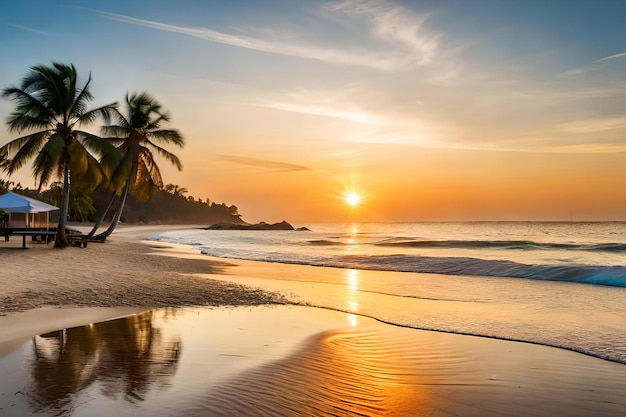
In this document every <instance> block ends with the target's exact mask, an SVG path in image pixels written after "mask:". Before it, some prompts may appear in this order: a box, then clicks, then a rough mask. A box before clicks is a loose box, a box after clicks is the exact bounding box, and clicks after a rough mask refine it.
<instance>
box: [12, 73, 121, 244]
mask: <svg viewBox="0 0 626 417" xmlns="http://www.w3.org/2000/svg"><path fill="white" fill-rule="evenodd" d="M91 80H92V78H91V73H90V74H89V77H88V79H87V81H86V82H85V83H84V84H82V85H81V84H79V79H78V73H77V71H76V68H75V67H74V65H71V64H70V65H66V64H62V63H58V62H53V63H52V65H50V66H45V65H36V66H33V67H31V68H30V70H29V71H28V73H27V74H26V75H25V76H24V78H23V79H22V80H21V83H20V85H19V86H11V87H8V88H5V89H4V90H3V91H2V96H3V97H4V98H6V99H9V100H11V101H13V102H14V103H15V110H14V111H13V112H12V113H11V114H10V115H9V116H8V118H7V125H8V126H9V130H10V131H11V132H16V133H18V134H23V135H22V136H19V137H18V138H16V139H13V140H11V141H9V142H8V143H7V144H5V145H4V146H2V147H1V148H0V156H2V159H3V161H4V162H3V163H2V168H3V169H4V170H5V171H6V172H7V173H8V174H9V175H11V174H12V173H14V172H16V171H17V170H18V169H20V168H21V167H22V166H24V164H25V163H26V162H27V161H29V160H31V159H32V160H33V166H32V171H33V175H34V176H35V178H36V179H37V181H38V186H39V189H41V187H42V186H44V185H46V184H48V183H49V182H50V181H51V180H52V179H53V177H57V178H62V181H63V182H62V184H63V185H62V195H61V201H60V215H59V226H58V235H57V239H56V243H55V245H56V246H60V247H63V246H69V244H70V243H69V241H68V238H67V236H66V234H65V232H66V225H67V218H68V212H69V202H70V184H71V177H72V174H73V175H75V176H80V177H82V178H83V179H85V180H86V182H87V183H88V184H90V185H91V187H92V188H94V189H95V187H97V186H98V184H100V183H101V182H102V181H103V180H104V179H105V178H106V177H107V169H106V167H107V166H113V165H115V163H116V162H119V158H118V156H119V151H118V150H117V149H115V147H114V146H112V145H111V143H110V142H108V141H106V140H104V139H102V138H100V137H98V136H96V135H94V134H92V133H89V132H87V131H85V130H81V129H80V128H81V127H86V126H88V125H90V124H93V123H94V122H95V121H96V119H97V118H98V117H102V118H103V119H104V120H105V123H106V122H107V121H108V120H109V118H110V116H111V114H112V112H114V111H116V105H117V104H116V103H111V104H107V105H105V106H101V107H98V108H94V109H91V110H88V109H87V104H88V103H89V102H90V101H91V100H92V99H93V96H92V94H91V91H90V84H91ZM97 158H99V159H97Z"/></svg>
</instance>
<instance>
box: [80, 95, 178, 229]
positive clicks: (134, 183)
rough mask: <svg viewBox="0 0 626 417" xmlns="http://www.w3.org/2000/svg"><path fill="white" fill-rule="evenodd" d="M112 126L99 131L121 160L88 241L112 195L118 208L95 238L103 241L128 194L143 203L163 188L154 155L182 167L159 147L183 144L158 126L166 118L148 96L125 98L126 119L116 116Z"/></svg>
mask: <svg viewBox="0 0 626 417" xmlns="http://www.w3.org/2000/svg"><path fill="white" fill-rule="evenodd" d="M114 118H115V119H117V120H116V122H117V124H116V125H112V126H105V127H103V128H102V133H103V136H109V137H108V138H107V139H108V140H109V141H110V142H111V143H112V144H113V145H114V146H116V147H117V149H118V150H119V151H120V152H121V154H122V155H123V156H122V160H121V162H120V164H119V165H118V167H117V169H116V170H115V171H114V172H113V175H112V177H111V180H110V184H109V189H111V190H113V192H114V193H113V195H112V196H111V200H110V202H109V205H108V207H107V209H106V210H105V212H104V213H103V214H102V216H101V217H100V218H99V219H98V220H97V221H96V224H95V225H94V227H93V229H92V230H91V232H90V233H89V235H88V236H89V237H92V236H93V235H94V234H95V232H96V230H97V229H98V227H99V226H100V224H101V222H102V220H103V219H104V217H105V216H106V214H107V211H108V210H109V209H110V207H111V205H112V202H113V199H114V198H115V195H116V194H118V193H120V191H121V196H120V204H119V206H118V208H117V210H116V211H115V214H114V215H113V219H112V220H111V224H110V226H109V227H108V229H107V230H106V231H104V232H103V233H101V234H99V235H98V237H99V238H101V239H106V238H107V237H108V236H109V235H110V234H111V233H113V230H115V227H116V226H117V223H118V222H119V220H120V217H121V215H122V211H123V209H124V204H125V202H126V197H127V196H128V192H129V190H130V192H132V193H133V195H135V196H136V197H137V198H138V199H139V200H143V201H145V200H147V199H148V198H149V197H150V196H151V195H152V194H153V192H154V191H155V190H157V189H161V188H162V187H163V180H162V178H161V171H160V169H159V167H158V165H157V164H156V162H155V160H154V153H153V152H156V153H157V154H159V155H160V156H162V157H164V158H165V159H166V160H168V161H169V162H171V163H172V164H173V165H174V166H176V168H178V170H179V171H180V170H181V169H182V168H183V166H182V164H181V162H180V160H179V159H178V157H177V156H176V155H174V154H173V153H171V152H169V151H167V150H165V149H164V148H163V147H161V146H159V144H173V145H177V146H180V147H183V146H184V144H185V141H184V139H183V137H182V136H181V134H180V133H179V132H178V131H177V130H175V129H162V128H161V124H162V123H164V122H168V121H169V119H170V116H169V114H168V113H167V112H165V111H164V110H163V109H162V108H161V104H160V103H159V102H158V101H156V100H155V99H154V98H153V97H152V96H151V95H149V94H148V93H145V92H143V93H138V94H132V95H128V94H127V95H126V115H123V114H121V113H119V112H116V114H115V116H114Z"/></svg>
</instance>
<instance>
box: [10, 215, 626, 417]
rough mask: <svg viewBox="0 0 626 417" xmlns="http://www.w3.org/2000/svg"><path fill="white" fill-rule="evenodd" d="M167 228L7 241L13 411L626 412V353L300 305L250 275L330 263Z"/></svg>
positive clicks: (263, 275)
mask: <svg viewBox="0 0 626 417" xmlns="http://www.w3.org/2000/svg"><path fill="white" fill-rule="evenodd" d="M158 229H159V227H123V228H121V229H120V231H119V232H117V233H116V234H115V235H114V236H113V237H112V238H111V239H110V240H109V241H107V242H106V243H105V244H96V243H93V244H89V246H88V247H87V248H67V249H62V250H58V249H53V248H51V247H49V246H46V245H45V244H38V243H30V244H29V248H28V249H27V250H22V249H19V248H18V246H20V245H19V244H21V242H9V243H5V244H4V246H2V245H0V256H2V264H3V269H2V271H3V273H2V275H1V276H0V284H1V286H0V288H1V290H0V313H1V314H2V317H0V368H1V369H2V372H3V375H6V377H4V378H3V380H2V382H1V383H0V415H2V416H22V415H67V416H69V415H74V416H79V415H85V416H87V415H96V414H97V415H137V416H139V415H146V416H147V415H164V416H165V415H185V416H195V415H198V416H200V415H203V416H204V415H211V416H213V415H224V416H226V415H281V416H283V415H294V416H295V415H298V416H300V415H341V416H343V415H345V416H348V415H372V416H376V415H396V416H412V415H432V416H452V415H455V416H485V415H506V416H522V415H523V416H531V415H532V416H550V415H568V416H588V415H594V416H618V415H624V413H626V401H625V400H624V399H623V392H624V391H625V390H626V367H625V366H624V365H622V364H618V363H612V362H607V361H603V360H600V359H597V358H593V357H589V356H585V355H582V354H579V353H575V352H570V351H565V350H561V349H555V348H549V347H544V346H538V345H531V344H526V343H515V342H507V341H501V340H494V339H488V338H480V337H470V336H462V335H454V334H446V333H441V332H429V331H422V330H415V329H407V328H401V327H395V326H390V325H386V324H383V323H380V322H378V321H375V320H373V319H370V318H367V317H363V316H358V315H354V314H346V313H341V312H336V311H330V310H328V309H319V308H312V307H305V306H297V305H293V304H295V303H297V302H298V301H299V300H298V299H297V298H296V297H294V295H293V294H290V293H289V292H288V291H282V292H273V291H264V290H260V289H257V288H255V287H248V286H246V285H242V284H249V283H251V282H254V281H251V280H250V278H251V277H253V278H254V279H258V280H261V279H264V278H265V279H267V278H268V277H271V276H272V274H274V275H285V274H288V273H294V272H293V271H304V269H302V268H306V271H307V272H306V273H309V274H312V273H317V274H323V273H324V268H311V267H298V266H293V265H277V264H265V263H259V262H239V261H227V262H224V261H222V260H218V259H215V258H209V257H206V256H202V255H199V254H197V253H195V252H194V251H193V250H191V249H185V248H181V247H176V246H175V245H168V244H156V243H146V242H142V241H141V239H143V238H145V237H147V236H149V235H151V234H152V233H153V232H154V231H155V230H158ZM164 255H165V256H164ZM298 268H301V269H298ZM238 276H239V277H240V278H241V279H237V277H238ZM331 276H332V274H329V275H328V277H331ZM327 279H330V278H327ZM329 296H332V295H330V294H329ZM113 319H115V320H113ZM107 320H108V321H107ZM83 325H88V326H85V327H81V326H83ZM129 329H131V330H130V331H129ZM58 331H62V332H61V333H59V332H58ZM41 334H44V335H43V336H37V335H41ZM85 335H89V337H87V336H85ZM146 335H150V336H146ZM126 338H128V339H126ZM129 346H132V349H131V348H129ZM55 352H56V353H55ZM89 352H91V353H89ZM132 352H134V353H132ZM138 352H139V353H141V354H139V353H138ZM142 352H143V353H142ZM87 353H89V354H87ZM55 358H56V359H55ZM60 358H63V360H61V359H60ZM64 364H73V365H71V366H69V367H66V365H64ZM70 369H71V371H70ZM133 369H135V370H136V371H132V372H138V374H134V373H133V374H131V373H130V372H131V371H130V370H133ZM133 381H134V382H133ZM137 381H139V382H137ZM131 382H132V383H131ZM51 392H54V395H52V394H51Z"/></svg>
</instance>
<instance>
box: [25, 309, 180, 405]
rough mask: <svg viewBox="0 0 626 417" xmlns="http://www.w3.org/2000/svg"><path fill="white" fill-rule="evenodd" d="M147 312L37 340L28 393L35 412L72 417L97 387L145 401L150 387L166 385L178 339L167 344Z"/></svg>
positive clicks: (113, 395) (176, 354) (117, 396)
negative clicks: (83, 397) (80, 400)
mask: <svg viewBox="0 0 626 417" xmlns="http://www.w3.org/2000/svg"><path fill="white" fill-rule="evenodd" d="M153 321H154V313H153V312H146V313H142V314H137V315H134V316H130V317H127V318H123V319H118V320H112V321H107V322H103V323H97V324H92V325H87V326H83V327H76V328H72V329H66V330H61V331H57V332H52V333H47V334H44V335H41V336H38V337H35V339H34V341H33V356H32V364H29V365H30V366H31V367H32V377H33V383H32V385H31V389H30V392H29V397H30V399H31V401H32V406H33V409H34V411H36V412H37V411H53V412H54V414H55V415H69V414H71V413H72V410H73V408H74V404H73V403H74V400H75V398H76V396H77V394H79V393H80V392H81V391H83V390H85V389H87V388H90V387H92V385H94V386H95V384H96V383H97V384H98V385H99V387H100V391H101V393H102V395H104V396H106V397H109V398H111V399H116V400H119V399H122V400H125V401H129V402H132V403H134V402H138V401H142V400H143V399H144V398H145V395H146V394H147V392H148V391H149V389H150V387H151V386H156V387H165V386H167V385H168V383H169V380H170V378H171V377H172V376H173V375H174V374H175V373H176V368H177V364H178V359H179V358H180V354H181V351H182V342H181V339H180V337H179V336H176V337H174V338H168V339H167V340H164V337H163V335H162V334H161V331H160V330H159V329H158V328H156V327H154V325H153Z"/></svg>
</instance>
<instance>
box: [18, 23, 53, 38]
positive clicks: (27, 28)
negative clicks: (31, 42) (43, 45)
mask: <svg viewBox="0 0 626 417" xmlns="http://www.w3.org/2000/svg"><path fill="white" fill-rule="evenodd" d="M8 25H9V26H11V27H14V28H16V29H20V30H24V31H26V32H31V33H36V34H37V35H44V36H49V35H50V34H49V33H47V32H44V31H43V30H39V29H35V28H31V27H30V26H23V25H15V24H13V23H8Z"/></svg>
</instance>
